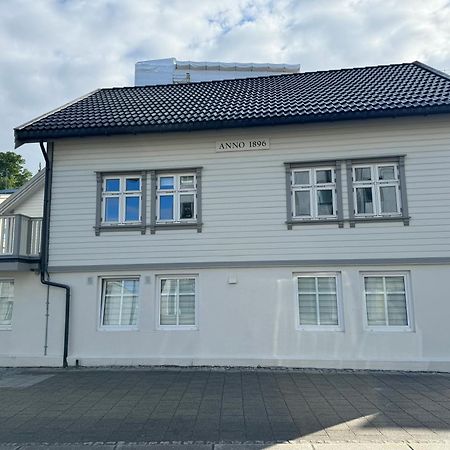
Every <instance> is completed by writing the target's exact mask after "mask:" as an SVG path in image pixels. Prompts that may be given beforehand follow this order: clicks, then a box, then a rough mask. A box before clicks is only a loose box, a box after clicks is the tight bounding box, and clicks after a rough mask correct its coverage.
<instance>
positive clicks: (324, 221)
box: [286, 218, 344, 230]
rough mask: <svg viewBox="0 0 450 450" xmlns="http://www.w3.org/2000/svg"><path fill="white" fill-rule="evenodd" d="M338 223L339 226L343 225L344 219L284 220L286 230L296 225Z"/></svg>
mask: <svg viewBox="0 0 450 450" xmlns="http://www.w3.org/2000/svg"><path fill="white" fill-rule="evenodd" d="M335 224H337V225H339V228H343V227H344V220H341V219H337V218H332V219H293V220H288V221H286V225H287V228H288V230H292V227H293V226H297V225H335Z"/></svg>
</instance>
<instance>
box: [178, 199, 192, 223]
mask: <svg viewBox="0 0 450 450" xmlns="http://www.w3.org/2000/svg"><path fill="white" fill-rule="evenodd" d="M193 218H194V194H182V195H180V219H193Z"/></svg>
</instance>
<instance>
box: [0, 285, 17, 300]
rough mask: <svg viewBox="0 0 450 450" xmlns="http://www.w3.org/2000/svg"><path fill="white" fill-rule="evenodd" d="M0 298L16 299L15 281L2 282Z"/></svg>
mask: <svg viewBox="0 0 450 450" xmlns="http://www.w3.org/2000/svg"><path fill="white" fill-rule="evenodd" d="M0 297H8V298H10V299H13V298H14V281H0Z"/></svg>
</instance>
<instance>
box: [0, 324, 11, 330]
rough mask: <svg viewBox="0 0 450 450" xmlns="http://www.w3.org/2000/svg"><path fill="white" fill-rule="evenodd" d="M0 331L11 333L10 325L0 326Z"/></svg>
mask: <svg viewBox="0 0 450 450" xmlns="http://www.w3.org/2000/svg"><path fill="white" fill-rule="evenodd" d="M0 331H12V326H11V325H0Z"/></svg>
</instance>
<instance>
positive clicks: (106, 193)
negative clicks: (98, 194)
mask: <svg viewBox="0 0 450 450" xmlns="http://www.w3.org/2000/svg"><path fill="white" fill-rule="evenodd" d="M141 210H142V179H141V177H140V176H134V175H130V176H105V177H103V184H102V223H104V224H133V223H134V224H136V223H140V222H141V221H142V211H141Z"/></svg>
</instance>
